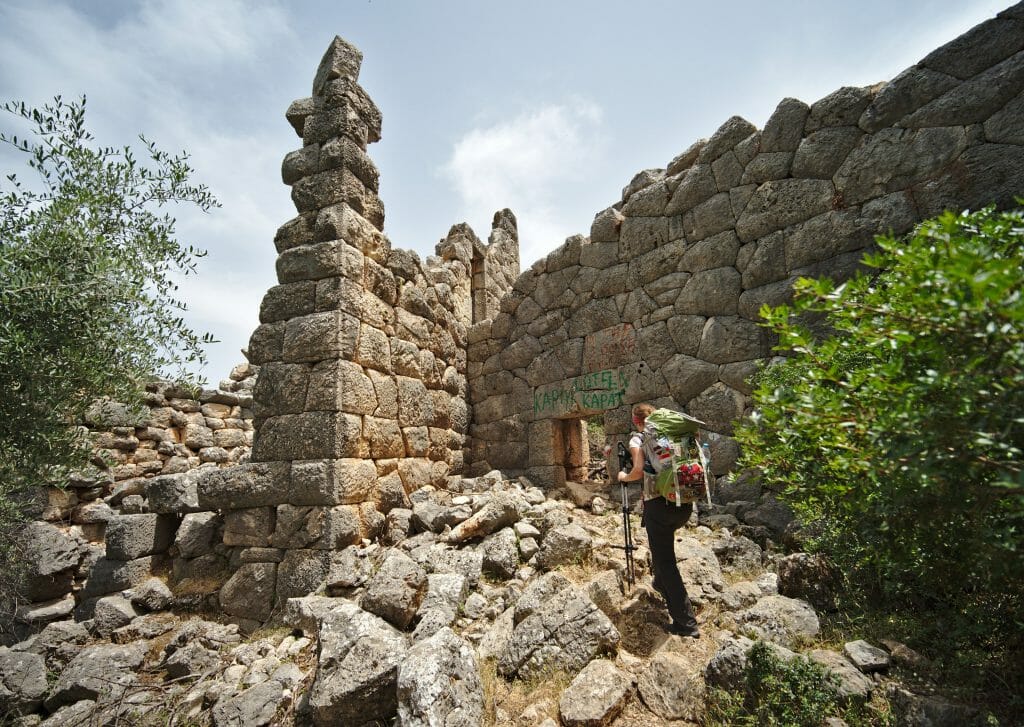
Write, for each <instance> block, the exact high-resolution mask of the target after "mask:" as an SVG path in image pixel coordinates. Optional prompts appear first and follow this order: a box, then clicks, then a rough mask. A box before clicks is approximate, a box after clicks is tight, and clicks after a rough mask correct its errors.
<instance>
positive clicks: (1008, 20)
mask: <svg viewBox="0 0 1024 727" xmlns="http://www.w3.org/2000/svg"><path fill="white" fill-rule="evenodd" d="M1021 49H1024V22H1022V21H1021V20H1019V19H1017V18H1012V17H1000V18H992V19H991V20H986V21H985V22H984V23H980V24H979V25H976V26H974V27H973V28H971V29H970V30H968V31H967V32H966V33H964V34H963V35H961V36H960V37H958V38H956V39H954V40H951V41H950V42H949V43H946V44H945V45H944V46H942V47H940V48H936V49H935V50H933V51H932V52H931V53H929V54H928V55H926V56H925V57H924V59H923V60H921V62H920V63H919V64H918V65H919V66H923V67H926V68H930V69H933V70H935V71H938V72H940V73H945V74H948V75H950V76H954V77H956V78H960V79H968V78H971V77H972V76H976V75H977V74H979V73H981V72H982V71H984V70H985V69H987V68H990V67H992V66H994V65H996V64H998V63H999V62H1000V61H1002V60H1003V59H1005V58H1009V57H1010V56H1012V55H1013V54H1015V53H1017V52H1018V51H1020V50H1021Z"/></svg>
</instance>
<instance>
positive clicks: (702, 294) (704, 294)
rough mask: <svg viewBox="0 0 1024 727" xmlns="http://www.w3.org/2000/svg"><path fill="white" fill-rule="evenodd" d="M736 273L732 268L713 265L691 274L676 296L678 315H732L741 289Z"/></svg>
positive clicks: (739, 279)
mask: <svg viewBox="0 0 1024 727" xmlns="http://www.w3.org/2000/svg"><path fill="white" fill-rule="evenodd" d="M741 285H742V282H741V277H740V274H739V273H738V272H737V271H736V269H735V268H732V267H721V268H713V269H711V270H703V271H700V272H697V273H694V274H693V277H691V278H690V280H689V281H687V283H686V286H685V287H684V288H683V289H682V291H681V292H680V293H679V297H678V298H677V299H676V303H675V312H676V313H677V314H680V315H703V316H708V315H732V314H734V313H736V306H737V304H738V301H739V296H740V289H741Z"/></svg>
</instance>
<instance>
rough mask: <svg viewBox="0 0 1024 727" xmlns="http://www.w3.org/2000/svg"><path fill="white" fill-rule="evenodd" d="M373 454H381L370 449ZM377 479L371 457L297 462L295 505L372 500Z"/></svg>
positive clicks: (293, 475)
mask: <svg viewBox="0 0 1024 727" xmlns="http://www.w3.org/2000/svg"><path fill="white" fill-rule="evenodd" d="M371 454H372V455H373V456H374V457H378V456H379V455H377V454H376V452H371ZM376 481H377V468H376V467H375V466H374V464H373V461H372V460H366V459H354V458H349V459H326V460H313V461H296V462H293V463H292V469H291V493H290V497H289V502H290V503H291V504H293V505H344V504H351V503H359V502H364V501H366V500H369V499H371V497H372V495H373V491H374V485H375V484H376Z"/></svg>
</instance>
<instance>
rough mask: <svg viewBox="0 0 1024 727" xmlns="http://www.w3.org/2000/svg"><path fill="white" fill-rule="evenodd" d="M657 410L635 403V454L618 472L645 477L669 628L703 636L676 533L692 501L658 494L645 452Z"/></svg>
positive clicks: (657, 580)
mask: <svg viewBox="0 0 1024 727" xmlns="http://www.w3.org/2000/svg"><path fill="white" fill-rule="evenodd" d="M653 411H654V407H653V406H651V405H650V404H637V405H635V406H634V407H633V426H634V427H635V428H636V431H635V432H633V433H632V434H631V435H630V437H629V451H630V453H631V454H632V455H633V468H632V469H631V470H630V471H628V472H619V475H618V479H619V482H635V481H636V480H640V479H642V480H643V499H644V510H643V518H642V519H641V524H642V525H643V526H644V529H645V530H647V542H648V545H649V547H650V549H651V563H652V565H653V570H654V588H655V590H657V591H658V593H660V594H661V595H662V597H663V598H664V599H665V603H666V604H667V605H668V612H669V615H670V616H671V617H672V623H670V624H669V625H668V632H669V633H670V634H676V635H677V636H689V637H691V638H694V639H699V638H700V631H699V630H698V629H697V619H696V618H695V617H694V615H693V606H692V605H691V604H690V597H689V596H688V595H687V594H686V587H685V586H684V585H683V577H682V576H681V575H680V573H679V567H678V565H676V554H675V533H676V530H678V529H679V528H680V527H682V526H683V525H685V524H686V522H687V521H688V520H689V519H690V514H691V513H692V512H693V503H690V502H688V503H683V504H680V505H675V504H672V503H669V502H668V501H667V500H666V499H665V498H664V497H661V496H660V495H658V493H657V492H656V491H655V489H654V474H653V473H654V468H653V467H652V466H651V465H650V464H649V463H648V462H646V461H645V460H646V457H645V455H644V438H645V437H646V436H647V435H646V434H645V433H644V424H645V423H646V421H647V417H648V415H649V414H651V412H653Z"/></svg>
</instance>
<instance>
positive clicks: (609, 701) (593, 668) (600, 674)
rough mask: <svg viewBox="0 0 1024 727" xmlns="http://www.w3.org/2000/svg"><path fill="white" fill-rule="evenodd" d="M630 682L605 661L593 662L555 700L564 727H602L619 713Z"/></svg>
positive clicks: (627, 694)
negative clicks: (556, 700)
mask: <svg viewBox="0 0 1024 727" xmlns="http://www.w3.org/2000/svg"><path fill="white" fill-rule="evenodd" d="M632 690H633V679H632V678H631V677H630V676H629V675H627V674H625V673H624V672H622V671H621V670H620V669H619V668H618V667H616V666H615V664H614V663H612V662H611V661H608V660H607V659H595V660H594V661H592V662H590V663H589V664H587V665H586V666H585V667H584V668H583V671H581V672H580V673H579V674H577V675H576V678H575V679H573V680H572V683H571V684H569V686H568V687H566V689H565V691H564V692H562V696H561V697H560V698H559V700H558V713H559V716H560V717H561V720H562V724H563V725H566V727H604V726H605V725H608V724H611V723H612V722H613V721H614V720H615V718H616V717H618V716H619V714H620V713H621V712H622V710H623V708H624V707H625V706H626V702H627V701H628V700H629V695H630V693H631V692H632Z"/></svg>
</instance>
